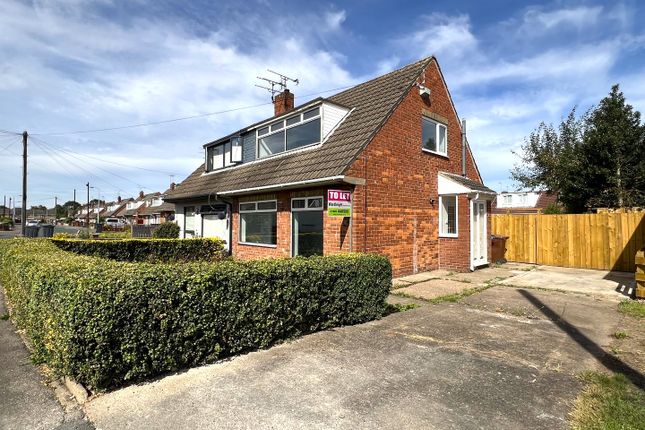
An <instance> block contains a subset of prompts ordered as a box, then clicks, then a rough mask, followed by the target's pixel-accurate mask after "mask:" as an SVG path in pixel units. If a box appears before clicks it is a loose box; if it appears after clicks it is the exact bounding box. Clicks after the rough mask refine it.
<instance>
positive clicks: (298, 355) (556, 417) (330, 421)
mask: <svg viewBox="0 0 645 430" xmlns="http://www.w3.org/2000/svg"><path fill="white" fill-rule="evenodd" d="M399 300H408V301H409V300H410V299H407V298H403V299H399ZM419 303H421V306H420V307H419V308H416V309H413V310H410V311H407V312H400V313H395V314H392V315H390V316H387V317H385V318H383V319H382V320H380V321H375V322H371V323H367V324H362V325H358V326H353V327H344V328H340V329H335V330H329V331H325V332H321V333H316V334H312V335H309V336H305V337H303V338H301V339H298V340H296V341H294V342H290V343H286V344H282V345H279V346H275V347H273V348H270V349H268V350H264V351H258V352H254V353H250V354H247V355H244V356H240V357H236V358H233V359H231V360H229V361H224V362H220V363H216V364H213V365H209V366H204V367H201V368H197V369H192V370H189V371H187V372H184V373H179V374H174V375H170V376H167V377H165V378H161V379H159V380H157V381H154V382H150V383H146V384H140V385H133V386H130V387H126V388H123V389H121V390H117V391H114V392H111V393H107V394H103V395H100V396H97V397H95V398H93V399H91V400H90V401H89V402H88V403H86V405H85V410H86V413H87V415H88V416H89V418H90V419H91V420H92V421H93V422H94V423H95V425H96V426H97V428H101V429H124V428H136V429H146V428H150V429H152V428H155V429H159V428H194V429H206V428H225V429H245V428H276V429H277V428H280V429H282V428H307V429H311V428H320V429H330V428H332V429H357V428H366V429H367V428H442V429H445V428H449V429H470V428H473V429H474V428H495V429H517V428H533V429H539V428H544V429H553V428H566V427H567V414H568V411H569V408H570V406H571V401H572V400H573V399H574V398H575V397H576V395H577V394H578V392H579V390H580V388H581V384H580V382H579V381H578V379H577V378H576V374H577V373H578V372H581V371H584V370H588V369H603V368H608V369H611V370H618V371H622V372H631V373H630V375H631V377H632V378H633V379H634V380H635V381H636V382H639V381H638V378H639V377H641V378H642V376H639V375H642V372H643V369H642V368H641V369H637V368H634V367H633V365H632V366H631V367H630V365H629V364H628V363H625V362H623V361H621V360H620V359H619V358H616V357H614V356H612V355H611V354H609V353H607V352H606V351H609V348H610V345H611V344H612V342H613V341H614V340H612V337H611V336H610V335H611V334H612V333H614V332H615V331H616V330H617V328H618V327H619V326H620V325H621V321H622V319H623V318H624V317H623V316H622V315H620V314H619V313H618V312H617V311H616V306H617V303H616V302H615V301H613V300H598V299H596V298H592V297H587V296H583V295H578V294H563V293H560V292H552V291H542V290H530V289H518V288H512V287H508V286H495V287H492V288H489V289H486V290H485V291H482V292H479V293H477V294H474V295H471V296H469V297H467V298H465V299H463V300H462V301H461V302H458V303H447V302H444V303H439V304H430V303H429V302H419ZM637 336H641V337H642V336H643V335H642V333H637ZM635 341H636V343H637V344H638V343H639V342H640V345H642V344H643V339H642V338H641V339H636V340H635ZM640 383H641V384H642V379H641V380H640Z"/></svg>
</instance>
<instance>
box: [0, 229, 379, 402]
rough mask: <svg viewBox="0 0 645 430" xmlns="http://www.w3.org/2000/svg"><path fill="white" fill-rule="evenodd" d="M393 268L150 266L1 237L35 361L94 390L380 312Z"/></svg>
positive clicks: (365, 262)
mask: <svg viewBox="0 0 645 430" xmlns="http://www.w3.org/2000/svg"><path fill="white" fill-rule="evenodd" d="M391 273H392V272H391V266H390V263H389V261H388V260H387V259H386V258H385V257H382V256H377V255H370V254H345V255H337V256H327V257H310V258H294V259H273V260H257V261H234V260H226V261H222V262H219V263H217V264H212V263H207V262H197V263H186V264H149V263H123V262H116V261H110V260H105V259H100V258H96V257H88V256H81V255H74V254H71V253H67V252H65V251H62V250H60V249H58V248H57V247H56V246H55V245H53V244H52V243H51V241H48V240H43V239H14V240H8V241H2V243H0V282H2V285H3V286H4V287H5V288H6V290H7V295H8V299H9V302H10V304H11V308H12V317H13V319H14V320H15V322H16V323H17V325H18V326H19V327H20V328H23V329H24V330H25V331H26V333H27V335H28V336H29V338H30V339H31V341H32V343H33V347H34V358H35V359H36V360H39V361H43V362H46V363H47V364H48V365H49V366H50V367H51V368H52V369H53V370H54V371H56V372H57V374H59V375H66V376H70V377H73V378H75V379H76V380H77V381H79V382H81V383H83V384H85V385H86V386H88V387H90V388H92V389H94V390H103V389H106V388H111V387H115V386H118V385H121V384H123V383H124V382H127V381H137V380H140V379H142V378H145V377H150V376H154V375H158V374H161V373H164V372H168V371H174V370H177V369H181V368H186V367H191V366H195V365H199V364H202V363H208V362H212V361H214V360H216V359H218V358H221V357H224V356H227V355H231V354H236V353H239V352H242V351H247V350H252V349H257V348H263V347H267V346H269V345H271V344H272V343H274V342H276V341H279V340H282V339H288V338H292V337H294V336H298V335H301V334H304V333H309V332H314V331H317V330H323V329H326V328H330V327H335V326H340V325H346V324H356V323H360V322H364V321H369V320H372V319H375V318H379V317H380V316H381V315H383V313H384V311H385V309H386V305H385V299H386V297H387V295H388V291H389V289H390V284H391Z"/></svg>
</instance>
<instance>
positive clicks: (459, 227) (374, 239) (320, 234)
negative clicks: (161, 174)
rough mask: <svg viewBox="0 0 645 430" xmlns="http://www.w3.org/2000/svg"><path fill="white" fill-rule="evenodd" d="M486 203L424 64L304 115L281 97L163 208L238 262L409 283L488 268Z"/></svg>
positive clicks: (315, 103) (444, 91) (447, 104)
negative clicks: (313, 266)
mask: <svg viewBox="0 0 645 430" xmlns="http://www.w3.org/2000/svg"><path fill="white" fill-rule="evenodd" d="M494 197H495V192H494V191H493V190H491V189H490V188H487V187H486V186H485V185H483V181H482V178H481V175H480V173H479V170H478V168H477V164H476V163H475V159H474V157H473V154H472V152H471V150H470V147H469V144H468V141H467V139H466V135H465V129H464V128H462V123H461V121H460V119H459V117H458V115H457V111H456V109H455V106H454V104H453V100H452V98H451V97H450V93H449V91H448V87H447V85H446V82H445V81H444V77H443V74H442V73H441V70H440V68H439V64H438V63H437V60H436V59H435V58H434V57H429V58H425V59H422V60H420V61H417V62H416V63H413V64H410V65H407V66H405V67H403V68H401V69H398V70H396V71H393V72H391V73H388V74H385V75H383V76H379V77H377V78H374V79H372V80H369V81H367V82H364V83H362V84H359V85H356V86H355V87H352V88H350V89H347V90H345V91H342V92H340V93H338V94H336V95H333V96H331V97H329V98H317V99H314V100H311V101H308V102H306V103H304V104H302V105H300V106H295V105H294V95H293V94H292V93H291V92H290V91H289V90H288V89H284V90H283V91H282V92H281V93H279V94H277V95H276V96H275V97H274V115H273V116H271V117H269V118H266V119H264V120H262V121H260V122H258V123H256V124H251V125H248V126H246V127H244V128H242V129H240V130H237V131H235V132H233V133H231V134H229V135H227V136H223V137H221V138H219V139H217V140H214V141H212V142H209V143H207V144H205V145H204V163H203V165H201V166H200V167H198V168H197V169H196V170H195V171H194V172H193V173H192V174H191V175H190V176H189V177H188V178H187V179H185V180H184V181H183V182H182V183H180V184H178V185H177V187H176V188H175V189H174V190H171V191H170V192H169V193H168V196H167V197H166V200H167V201H170V202H173V203H174V204H175V208H176V219H177V223H178V224H179V226H180V228H181V235H182V237H194V236H198V237H219V238H221V239H223V240H225V241H226V243H227V246H228V247H229V250H230V251H231V253H232V254H233V255H234V256H235V257H237V258H241V259H250V258H262V257H276V256H309V255H328V254H334V253H338V252H348V251H356V252H375V253H379V254H382V255H385V256H387V257H388V258H389V259H390V261H391V263H392V267H393V270H394V274H395V275H405V274H410V273H416V272H419V271H424V270H431V269H437V268H440V267H441V268H450V269H456V270H472V269H474V268H476V267H479V266H483V265H486V264H488V262H489V258H488V248H489V234H488V233H489V232H490V228H489V217H488V213H489V212H490V202H491V201H492V200H493V198H494Z"/></svg>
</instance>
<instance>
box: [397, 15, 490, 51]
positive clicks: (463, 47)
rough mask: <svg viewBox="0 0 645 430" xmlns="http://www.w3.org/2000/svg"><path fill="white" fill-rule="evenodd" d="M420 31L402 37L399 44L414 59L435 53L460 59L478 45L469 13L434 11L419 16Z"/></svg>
mask: <svg viewBox="0 0 645 430" xmlns="http://www.w3.org/2000/svg"><path fill="white" fill-rule="evenodd" d="M418 27H419V28H420V30H417V31H415V32H413V33H411V34H410V35H408V36H406V37H404V38H402V39H400V40H399V42H398V45H399V47H401V48H403V49H404V50H405V52H407V53H410V55H412V56H414V57H415V58H421V57H422V56H425V55H436V56H438V57H439V58H458V57H462V56H464V55H465V54H466V53H470V52H472V51H473V50H474V49H475V48H476V47H477V39H476V38H475V36H474V35H473V33H472V32H471V29H470V18H469V17H468V16H467V15H457V16H449V15H445V14H441V13H433V14H431V15H427V16H424V17H422V18H420V19H419V22H418Z"/></svg>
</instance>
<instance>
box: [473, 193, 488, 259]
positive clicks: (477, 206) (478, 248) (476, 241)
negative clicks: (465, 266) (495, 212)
mask: <svg viewBox="0 0 645 430" xmlns="http://www.w3.org/2000/svg"><path fill="white" fill-rule="evenodd" d="M472 205H473V211H472V219H471V223H472V225H471V229H470V231H471V243H472V246H471V249H472V254H471V258H472V266H473V267H478V266H482V265H484V264H488V231H487V222H486V221H487V219H488V212H487V210H486V202H485V201H482V200H474V201H473V203H472Z"/></svg>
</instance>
